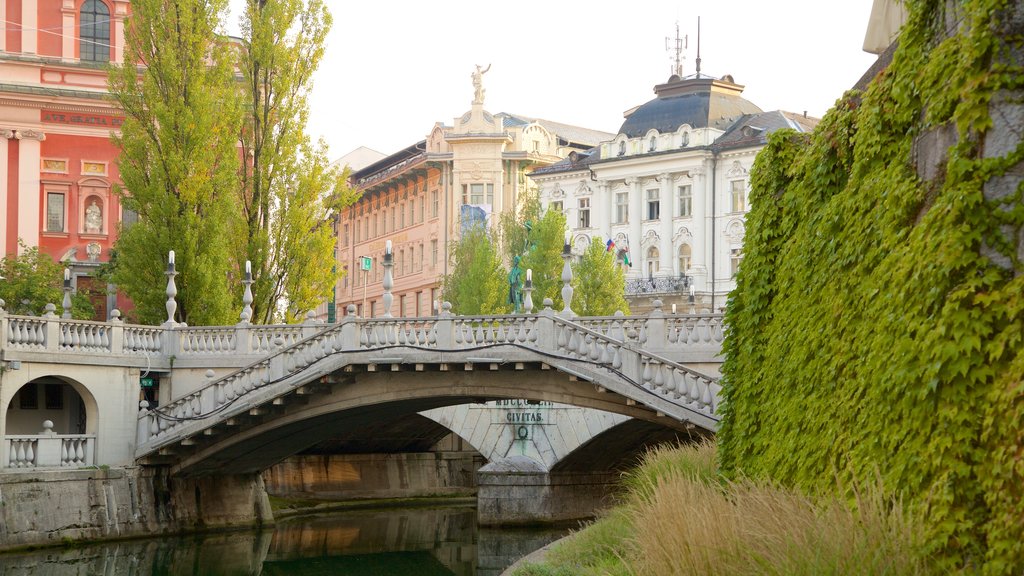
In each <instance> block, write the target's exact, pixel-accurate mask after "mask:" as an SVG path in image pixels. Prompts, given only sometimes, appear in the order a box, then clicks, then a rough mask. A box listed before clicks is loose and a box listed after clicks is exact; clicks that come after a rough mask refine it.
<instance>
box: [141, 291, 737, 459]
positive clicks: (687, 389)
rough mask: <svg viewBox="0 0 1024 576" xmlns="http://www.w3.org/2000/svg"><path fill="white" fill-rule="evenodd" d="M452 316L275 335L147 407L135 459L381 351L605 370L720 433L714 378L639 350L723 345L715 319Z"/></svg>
mask: <svg viewBox="0 0 1024 576" xmlns="http://www.w3.org/2000/svg"><path fill="white" fill-rule="evenodd" d="M447 310H448V308H445V309H444V311H443V312H442V314H441V315H440V316H436V317H421V318H371V319H362V318H356V317H353V316H347V317H345V319H344V320H343V321H342V322H341V323H340V324H337V325H334V326H331V327H328V328H326V329H323V330H321V331H319V332H317V333H315V334H313V335H311V336H307V337H305V338H302V339H300V340H298V341H293V342H291V343H287V342H286V340H285V334H276V335H275V339H274V342H273V344H272V345H273V346H275V347H276V351H275V352H273V353H271V354H269V355H266V356H263V357H261V358H260V359H258V360H256V361H255V362H252V363H250V364H247V365H245V366H243V367H240V368H239V369H238V370H235V371H234V372H231V373H229V374H227V375H225V376H222V377H220V378H217V379H212V375H213V374H212V372H211V373H210V376H211V381H210V382H208V383H207V384H205V385H203V386H201V387H199V388H197V389H195V390H193V391H191V392H189V393H188V394H185V395H183V396H181V397H178V398H174V399H173V400H172V401H171V402H169V403H167V404H165V405H163V406H160V407H159V408H156V409H153V410H150V409H149V407H148V405H143V407H142V409H141V410H140V413H139V422H138V437H137V444H136V446H137V450H136V455H137V456H141V455H145V454H148V453H151V452H153V451H154V450H157V449H159V448H160V447H161V446H164V445H167V444H169V443H172V442H174V441H175V439H176V438H180V437H182V436H185V435H189V434H194V433H196V431H197V430H201V429H204V428H208V427H210V426H213V425H215V424H216V423H217V422H218V421H220V420H226V419H229V418H231V417H232V415H233V412H232V410H239V409H242V407H245V406H252V405H253V403H252V402H248V401H246V399H247V398H250V397H257V398H260V399H266V398H269V397H274V396H278V395H284V394H286V393H288V392H289V391H290V390H292V389H294V388H298V387H300V386H302V385H304V383H305V381H304V380H303V379H302V378H301V377H297V375H300V374H301V373H302V372H303V371H304V370H306V369H308V368H310V367H312V366H313V365H314V364H316V363H317V362H319V361H321V360H323V359H325V358H327V357H328V356H332V355H334V354H339V353H361V352H377V353H380V354H384V355H387V356H389V357H391V356H392V355H395V354H398V353H399V351H401V353H402V355H401V358H400V359H399V360H394V359H391V360H389V362H400V363H426V362H431V361H433V362H437V361H438V358H441V357H442V356H443V355H444V354H446V353H458V352H474V351H477V350H483V349H487V348H493V349H494V352H492V353H494V354H496V355H497V354H502V353H504V354H505V356H503V358H509V357H514V358H515V359H516V361H523V360H524V359H526V360H527V361H534V362H542V363H555V362H556V361H563V363H564V362H583V363H586V364H588V365H589V366H590V367H596V368H599V369H602V371H601V376H600V377H601V378H605V379H607V381H609V382H614V383H615V384H616V386H618V390H619V391H621V392H623V393H625V394H627V395H629V396H630V397H632V398H633V400H634V401H636V402H638V403H641V404H645V405H650V406H652V407H656V409H657V411H658V412H661V413H666V414H669V412H671V413H670V414H669V415H670V416H673V417H675V418H677V419H679V420H689V421H693V422H694V423H696V424H698V425H700V426H702V427H704V428H706V429H710V430H713V429H715V428H716V427H717V422H718V414H717V405H718V393H719V389H720V388H719V386H718V382H717V380H716V379H715V378H713V377H711V376H709V375H707V374H704V373H702V372H700V371H697V370H694V369H691V368H688V367H686V366H684V365H683V364H681V363H679V362H677V361H675V360H673V359H670V358H667V357H665V356H663V355H660V354H658V353H656V352H653V351H651V350H648V349H647V348H644V347H642V346H643V344H642V343H644V344H647V345H651V346H653V347H654V349H658V348H668V347H670V346H680V344H681V343H680V340H682V339H685V340H686V341H687V342H689V341H691V340H693V341H694V343H695V344H701V345H707V346H717V347H719V348H720V339H721V336H720V335H721V319H720V317H718V316H715V317H711V318H703V317H693V318H687V319H683V320H680V321H676V320H675V319H673V320H672V321H668V320H667V319H666V316H665V315H664V314H662V313H661V312H660V310H656V311H655V312H654V313H652V314H651V315H649V316H648V317H646V318H645V319H644V321H643V322H639V321H638V320H637V319H633V318H627V317H625V316H614V317H608V318H600V319H596V320H595V319H575V320H570V319H565V318H560V317H558V316H556V315H555V314H554V313H553V312H552V311H551V310H550V308H548V309H546V310H545V311H543V312H541V313H539V314H519V315H499V316H452V315H451V314H449V313H447ZM588 326H589V327H588ZM218 330H220V329H218ZM627 332H629V333H630V334H632V336H630V335H629V334H627ZM289 334H291V333H289ZM291 335H292V336H293V337H294V336H295V334H291ZM203 341H204V342H205V343H206V344H204V346H211V347H213V348H216V347H218V346H223V347H230V346H231V345H232V341H231V340H230V339H229V338H228V337H227V335H226V333H221V332H211V333H210V334H209V337H208V338H206V339H204V340H203ZM236 343H237V342H236ZM499 348H500V349H499ZM311 372H313V371H311ZM317 376H319V374H317ZM311 378H312V376H311ZM602 382H604V380H602ZM595 383H597V384H600V383H599V382H595ZM240 400H241V401H240ZM652 409H654V408H652Z"/></svg>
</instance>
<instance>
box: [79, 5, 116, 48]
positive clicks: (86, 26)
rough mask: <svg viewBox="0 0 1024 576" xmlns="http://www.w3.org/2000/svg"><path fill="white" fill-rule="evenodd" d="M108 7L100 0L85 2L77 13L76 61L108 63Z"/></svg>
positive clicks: (109, 24)
mask: <svg viewBox="0 0 1024 576" xmlns="http://www.w3.org/2000/svg"><path fill="white" fill-rule="evenodd" d="M112 27H113V19H112V18H111V17H110V7H109V6H107V4H106V3H105V2H102V1H101V0H85V2H84V3H82V7H81V8H80V9H79V11H78V59H79V60H81V61H83V62H110V48H111V42H110V36H111V34H110V31H111V28H112Z"/></svg>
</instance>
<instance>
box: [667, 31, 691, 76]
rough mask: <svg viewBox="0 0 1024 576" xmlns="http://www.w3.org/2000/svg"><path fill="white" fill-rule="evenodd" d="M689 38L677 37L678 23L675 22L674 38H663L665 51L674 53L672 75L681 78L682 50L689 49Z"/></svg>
mask: <svg viewBox="0 0 1024 576" xmlns="http://www.w3.org/2000/svg"><path fill="white" fill-rule="evenodd" d="M688 44H689V37H688V36H683V37H682V38H680V37H679V21H678V20H676V37H675V38H669V37H668V36H666V37H665V51H666V52H675V58H674V61H675V65H674V66H672V74H674V75H676V76H679V77H680V78H682V77H683V49H685V48H689V45H688Z"/></svg>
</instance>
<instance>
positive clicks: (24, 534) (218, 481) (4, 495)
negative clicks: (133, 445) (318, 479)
mask: <svg viewBox="0 0 1024 576" xmlns="http://www.w3.org/2000/svg"><path fill="white" fill-rule="evenodd" d="M0 502H2V505H0V550H11V549H16V548H21V547H25V546H46V545H60V544H65V543H67V542H68V541H70V540H76V541H88V540H102V539H110V538H133V537H144V536H154V535H158V534H168V533H177V532H192V531H199V530H210V529H217V528H229V527H244V526H256V525H262V524H269V523H272V522H273V516H272V514H271V511H270V502H269V499H268V498H267V493H266V491H265V490H264V489H263V482H262V479H261V478H260V476H259V475H258V474H247V475H235V476H220V477H207V478H198V479H190V478H173V477H170V476H169V475H168V474H167V470H166V469H154V468H138V467H131V468H109V469H78V470H45V471H39V472H17V473H4V474H0Z"/></svg>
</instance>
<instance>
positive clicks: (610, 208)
mask: <svg viewBox="0 0 1024 576" xmlns="http://www.w3.org/2000/svg"><path fill="white" fill-rule="evenodd" d="M654 93H655V97H654V99H652V100H650V101H649V102H646V103H644V104H642V105H640V106H637V107H635V108H633V109H631V110H628V111H627V112H626V113H625V117H626V118H625V121H624V122H623V123H622V127H621V128H619V132H618V134H617V135H616V136H615V138H613V139H611V140H609V141H606V142H602V143H601V144H600V145H599V146H597V147H595V148H592V149H591V150H588V151H586V152H581V153H574V154H570V156H569V157H568V158H566V159H565V160H563V161H561V162H558V163H555V164H553V165H551V166H548V167H544V168H540V169H538V170H535V171H534V172H532V173H531V174H530V178H532V179H533V181H534V182H535V183H536V184H537V185H538V186H539V188H540V195H541V202H542V203H543V204H544V205H545V206H547V207H548V208H553V209H557V210H563V211H564V212H565V213H566V216H567V220H568V224H569V227H570V229H571V231H572V234H573V249H574V250H575V251H576V252H577V253H582V252H583V250H585V249H586V247H587V246H588V245H589V244H590V242H593V241H595V239H597V238H600V239H601V242H604V243H607V245H608V249H609V250H614V251H615V252H616V255H617V256H618V258H619V259H620V261H621V262H622V264H623V265H624V266H627V267H628V270H627V282H626V297H627V300H629V302H630V307H631V308H632V310H633V311H634V312H639V311H643V310H647V309H649V308H650V306H651V302H652V301H653V300H654V299H661V300H663V301H664V303H665V306H666V309H668V308H669V307H670V306H671V305H672V304H676V305H678V306H680V307H681V311H684V312H686V311H689V310H690V307H691V306H692V307H694V308H695V309H700V310H709V309H710V310H716V309H719V308H721V307H722V306H724V305H725V298H726V295H727V294H728V293H729V291H730V290H732V289H733V288H734V287H735V282H734V280H733V277H734V275H735V274H736V270H737V268H738V267H739V263H740V261H741V260H742V258H743V234H744V217H745V215H746V212H747V209H748V202H747V192H748V189H749V174H750V167H751V165H753V163H754V157H755V156H756V155H757V153H758V151H760V150H761V148H763V147H764V145H765V143H766V139H767V136H768V134H770V133H771V132H773V131H775V130H778V129H781V128H791V129H793V130H796V131H798V132H809V131H811V130H813V129H814V127H815V126H816V125H817V122H818V120H817V119H815V118H808V117H807V116H806V115H801V114H793V113H790V112H782V111H772V112H764V111H762V110H761V109H760V108H759V107H758V106H757V105H755V104H754V103H752V102H750V101H749V100H747V99H745V98H743V95H742V94H743V86H742V85H740V84H737V83H736V82H735V80H734V79H733V78H732V77H731V76H724V77H722V78H712V77H709V76H707V75H701V74H700V73H698V74H696V75H695V76H692V77H686V78H681V77H680V76H678V75H673V76H672V77H670V78H669V79H668V81H667V82H665V83H664V84H659V85H657V86H655V87H654ZM609 240H610V242H609ZM677 309H678V307H677Z"/></svg>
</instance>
